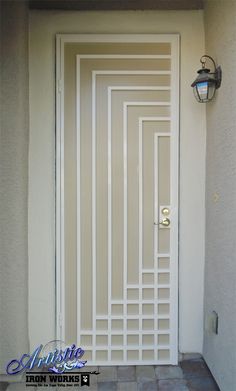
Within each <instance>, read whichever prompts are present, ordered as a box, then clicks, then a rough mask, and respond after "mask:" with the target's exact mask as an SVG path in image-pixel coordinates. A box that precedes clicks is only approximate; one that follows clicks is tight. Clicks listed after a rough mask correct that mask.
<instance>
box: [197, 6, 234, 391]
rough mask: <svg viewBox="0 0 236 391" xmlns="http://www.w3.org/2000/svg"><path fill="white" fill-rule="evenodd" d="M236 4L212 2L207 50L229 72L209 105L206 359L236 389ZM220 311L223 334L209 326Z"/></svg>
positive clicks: (226, 387)
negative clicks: (212, 318) (216, 332)
mask: <svg viewBox="0 0 236 391" xmlns="http://www.w3.org/2000/svg"><path fill="white" fill-rule="evenodd" d="M235 20H236V3H235V1H229V0H227V1H225V0H224V1H223V0H215V1H212V0H210V1H206V9H205V26H206V53H207V54H209V55H211V56H212V57H213V58H214V59H215V60H216V61H217V63H218V64H220V65H221V67H222V71H223V80H222V86H221V88H220V90H219V91H217V96H216V99H214V101H212V102H211V103H208V104H207V157H206V167H207V169H206V269H205V319H206V328H205V335H204V358H205V360H206V362H207V364H208V366H209V367H210V369H211V371H212V373H213V375H214V376H215V378H216V380H217V382H218V384H219V386H220V389H221V390H222V391H234V390H235V389H236V327H235V325H236V294H235V292H236V241H235V231H236V129H235V123H236V110H235V107H236V92H235V86H236V74H235V68H236V24H235ZM213 310H214V311H216V312H217V313H218V314H219V333H218V335H216V334H214V333H212V332H211V331H210V330H209V327H207V324H208V323H209V316H210V315H211V312H212V311H213Z"/></svg>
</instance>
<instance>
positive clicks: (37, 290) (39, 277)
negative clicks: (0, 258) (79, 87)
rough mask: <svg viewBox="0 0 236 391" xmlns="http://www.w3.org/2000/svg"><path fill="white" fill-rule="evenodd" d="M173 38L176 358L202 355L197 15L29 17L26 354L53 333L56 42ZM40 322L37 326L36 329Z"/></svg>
mask: <svg viewBox="0 0 236 391" xmlns="http://www.w3.org/2000/svg"><path fill="white" fill-rule="evenodd" d="M56 33H140V34H142V33H179V34H180V36H181V75H180V77H181V85H180V90H181V96H180V103H181V108H180V257H179V263H180V266H179V270H180V279H179V296H180V312H179V314H180V318H179V329H180V332H179V342H180V351H181V352H202V342H203V331H202V330H203V279H204V277H203V273H204V246H205V244H204V238H205V225H204V223H205V215H204V202H205V128H206V127H205V106H204V105H199V104H198V103H197V102H196V101H195V99H194V97H193V94H192V89H191V87H190V84H191V82H192V80H193V79H194V77H195V70H196V64H198V61H199V58H200V56H201V55H202V54H203V53H204V51H205V47H204V26H203V12H202V11H168V12H167V11H136V12H135V11H127V12H118V11H117V12H100V13H99V12H62V11H60V12H56V11H51V12H45V11H41V12H39V11H31V16H30V161H29V165H30V167H29V187H30V189H29V258H30V266H29V295H30V302H29V313H30V315H29V327H30V342H31V348H33V347H34V346H35V345H37V344H38V343H39V342H42V343H45V342H47V341H48V340H50V339H53V337H54V329H55V297H54V296H55V250H54V239H55V229H54V227H55V213H54V207H55V205H54V198H55V181H54V177H55V118H54V112H55V34H56ZM42 318H43V321H42Z"/></svg>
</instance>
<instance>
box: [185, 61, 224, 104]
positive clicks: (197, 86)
mask: <svg viewBox="0 0 236 391" xmlns="http://www.w3.org/2000/svg"><path fill="white" fill-rule="evenodd" d="M207 59H210V60H211V61H212V62H213V65H214V72H210V69H208V68H205V66H206V61H207ZM200 62H201V64H202V69H199V71H197V73H198V77H197V78H196V80H194V82H193V83H192V84H191V87H193V92H194V95H195V98H196V99H197V101H198V102H200V103H206V102H209V101H210V100H212V99H213V97H214V95H215V90H216V89H217V88H219V87H220V85H221V78H222V70H221V67H220V66H219V67H216V64H215V61H214V60H213V58H212V57H210V56H207V55H206V54H205V55H204V56H202V57H201V58H200Z"/></svg>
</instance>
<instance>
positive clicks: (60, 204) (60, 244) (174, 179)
mask: <svg viewBox="0 0 236 391" xmlns="http://www.w3.org/2000/svg"><path fill="white" fill-rule="evenodd" d="M66 42H171V56H155V58H171V71H144V70H143V71H129V70H127V71H111V70H108V71H100V70H99V71H93V72H92V79H93V83H92V102H93V104H92V106H93V109H92V110H93V122H92V135H93V136H92V140H93V141H92V145H93V146H92V150H93V153H92V159H93V163H92V167H93V168H92V188H93V192H92V193H93V196H92V197H93V203H92V204H93V212H92V215H93V217H92V219H93V246H92V248H93V267H94V270H95V271H96V93H95V91H96V76H97V75H106V74H111V75H112V74H114V75H122V74H124V75H125V74H126V75H129V74H137V75H171V89H170V88H169V87H153V89H152V88H150V87H143V86H140V87H138V86H133V87H129V86H123V87H122V86H114V87H112V86H110V87H108V95H109V96H110V98H109V99H111V91H113V90H124V91H125V90H140V91H142V90H143V91H145V90H153V91H155V90H169V89H170V90H171V103H168V102H124V106H123V107H124V114H123V122H124V150H123V152H124V202H125V204H124V205H125V207H124V218H125V219H124V244H125V246H124V262H125V264H126V267H125V270H126V271H125V273H124V280H125V281H126V287H127V288H128V287H129V285H128V284H127V129H125V128H127V108H128V106H130V105H131V106H132V105H133V106H137V105H138V106H148V105H151V106H169V105H171V118H170V117H159V120H163V121H165V120H166V121H169V120H171V135H172V137H171V184H172V187H171V205H172V210H173V215H172V224H173V226H174V230H173V233H172V235H171V249H170V254H157V248H156V250H155V254H156V256H157V258H161V257H163V258H164V257H169V256H170V257H171V259H172V264H173V265H172V273H171V281H170V286H171V287H172V289H171V295H170V299H169V300H158V299H157V295H156V293H155V302H156V303H172V307H171V314H170V317H171V319H172V322H171V326H170V329H166V330H159V331H158V334H160V335H161V334H168V333H171V343H170V345H171V349H170V351H171V359H170V363H171V364H176V363H177V361H178V357H177V337H178V332H177V330H178V327H177V325H178V318H177V314H178V312H177V309H178V302H177V292H178V285H177V282H178V259H177V257H178V243H177V241H176V235H177V232H178V77H179V69H178V36H177V35H139V34H138V35H93V34H91V35H73V34H68V35H58V37H57V80H61V86H62V88H61V91H57V239H56V240H57V287H56V288H57V316H59V314H61V316H62V319H63V322H62V323H63V325H62V328H61V329H60V328H59V327H57V336H58V337H59V338H62V339H64V337H65V282H64V268H65V259H64V197H63V196H64V158H63V151H64V80H63V77H64V44H65V43H66ZM102 56H103V55H102ZM102 56H101V58H104V57H102ZM78 57H80V58H85V57H86V58H100V55H98V56H97V57H94V55H91V57H88V55H85V56H78ZM123 57H124V58H133V57H134V56H132V55H131V56H122V58H123ZM146 57H148V58H151V56H139V57H138V56H137V58H146ZM107 58H116V57H115V56H114V55H112V56H110V55H107ZM117 58H121V56H120V55H117ZM153 58H154V57H153ZM77 67H78V68H77V70H78V69H79V61H78V62H77ZM79 89H80V86H79V77H78V78H77V92H78V91H79ZM77 99H78V100H77V160H78V171H77V197H78V198H77V200H78V210H77V221H78V222H80V198H79V194H80V167H79V164H80V137H79V135H80V124H79V106H80V104H79V95H78V98H77ZM109 105H110V106H109ZM108 108H109V109H108V173H107V175H108V227H109V230H108V231H109V238H108V274H109V276H111V254H112V249H111V243H112V242H111V224H112V220H111V218H112V217H111V216H112V214H111V191H112V190H111V179H112V178H111V100H110V101H109V100H108ZM109 113H110V114H109ZM151 118H152V119H151ZM144 120H145V121H147V120H148V117H144V118H140V120H139V158H140V159H142V156H141V144H142V141H141V139H140V135H141V133H142V131H141V128H142V123H143V121H144ZM151 120H153V117H150V121H151ZM166 135H167V134H166V133H165V136H166ZM141 183H142V170H141V173H140V171H139V197H140V199H139V218H140V222H141V221H142V205H141V200H142V186H141ZM155 199H156V197H155ZM155 211H156V207H155ZM155 213H156V212H155ZM155 219H156V216H155ZM79 228H80V224H78V227H77V245H78V248H77V254H78V263H80V229H79ZM141 235H142V229H141V228H140V231H139V238H141ZM139 242H140V240H139ZM141 242H142V240H141ZM139 246H140V247H139V268H140V269H139V270H140V276H141V271H142V273H151V272H154V276H156V273H155V270H152V269H150V270H149V269H143V268H142V267H141V266H142V257H141V255H140V254H141V250H142V245H140V244H139ZM155 268H156V267H155ZM155 268H154V269H155ZM167 271H169V269H162V270H160V271H158V273H164V272H167ZM94 275H95V276H96V273H94ZM140 276H139V284H137V288H138V289H139V300H140V299H141V294H140V292H141V288H140V286H141V285H142V288H143V287H145V286H146V285H145V284H141V283H142V281H141V277H140ZM77 277H78V278H79V277H80V269H79V266H78V269H77ZM110 280H111V278H109V281H110ZM124 286H125V285H124ZM153 286H154V287H156V286H157V280H156V277H155V280H154V285H153ZM159 286H160V285H159ZM164 286H169V284H167V285H166V284H163V285H161V287H164ZM93 287H94V288H93V303H95V304H93V331H92V333H91V331H88V330H80V332H81V334H83V335H91V334H92V336H93V346H92V347H91V348H94V347H95V337H96V335H98V334H99V335H107V331H103V330H101V331H98V332H97V334H96V333H95V330H96V319H100V317H98V316H96V300H95V299H96V297H95V292H96V277H95V278H93ZM134 287H135V285H132V288H134ZM147 287H148V288H150V285H147ZM78 289H79V288H78ZM108 290H109V292H111V285H110V283H109V286H108ZM79 293H80V292H79V291H78V296H79ZM109 296H110V295H109ZM110 297H111V296H110ZM152 302H153V301H149V300H143V301H142V303H143V304H149V303H152ZM121 303H122V304H124V308H125V312H124V314H123V315H122V319H124V321H125V322H127V319H137V316H136V315H135V317H132V316H131V315H127V304H132V303H136V301H135V300H134V301H133V300H128V299H127V290H126V289H124V301H122V302H121V301H119V300H112V301H111V302H110V303H109V306H108V308H109V309H108V311H109V313H108V319H109V322H108V341H109V346H110V344H111V335H124V334H123V332H122V333H120V334H119V330H112V328H111V304H121ZM78 309H79V307H78ZM141 310H142V306H141V304H140V302H139V315H138V318H139V331H140V329H141V328H140V325H141V320H142V319H150V317H148V316H145V315H142V312H141ZM154 315H155V322H157V319H166V317H163V316H161V315H159V316H158V314H157V313H156V312H155V314H154ZM112 318H113V319H119V317H116V316H115V317H114V316H113V317H112ZM101 319H102V317H101ZM103 319H107V317H105V318H103ZM77 320H78V323H77V328H78V329H80V320H79V314H77ZM156 326H157V323H155V329H156ZM125 330H126V332H125V335H124V337H125V342H126V341H127V336H128V335H133V332H132V331H130V330H127V328H126V327H125ZM135 334H136V333H135ZM145 334H147V335H149V334H150V335H152V334H153V331H149V330H147V331H145ZM154 334H155V344H156V343H157V339H156V338H157V334H156V333H154ZM140 341H141V340H140V339H139V345H138V346H134V349H137V350H139V360H137V361H135V360H134V361H133V362H132V364H134V365H135V364H140V359H141V349H140V345H141V344H140ZM125 346H126V344H125ZM143 348H144V349H150V345H147V346H146V345H143ZM159 348H160V349H161V348H163V349H164V348H166V345H163V346H159ZM99 349H100V347H99ZM103 349H104V350H107V346H106V347H105V346H104V347H101V349H100V350H103ZM119 349H120V350H123V349H124V346H123V345H122V346H118V347H117V350H119ZM93 350H94V349H93ZM108 357H109V359H110V358H111V356H110V352H109V356H108ZM126 358H127V349H125V356H124V360H126ZM156 359H157V356H155V360H156ZM93 361H95V353H94V354H93ZM167 361H168V362H169V360H167ZM167 361H166V360H159V361H158V363H159V364H166V363H168V362H167ZM112 363H113V364H114V365H116V364H119V363H120V362H117V363H116V361H113V362H112ZM152 363H153V362H152V361H148V360H147V361H145V364H152ZM96 364H98V365H99V362H96Z"/></svg>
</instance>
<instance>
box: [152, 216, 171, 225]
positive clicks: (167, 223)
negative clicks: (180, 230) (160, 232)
mask: <svg viewBox="0 0 236 391" xmlns="http://www.w3.org/2000/svg"><path fill="white" fill-rule="evenodd" d="M154 225H163V227H168V226H169V225H170V219H168V217H165V218H164V219H163V220H161V221H160V223H154Z"/></svg>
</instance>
